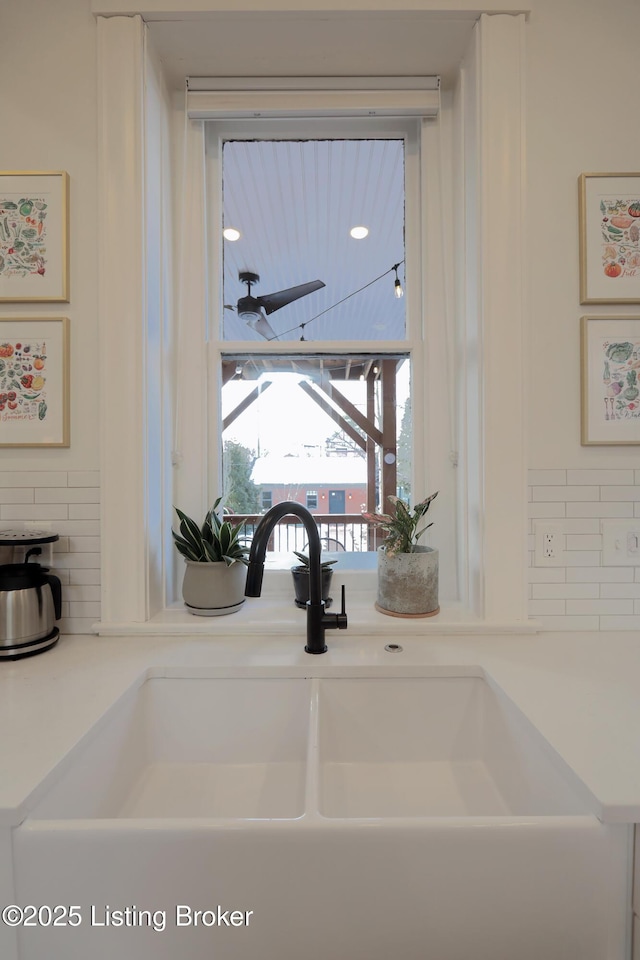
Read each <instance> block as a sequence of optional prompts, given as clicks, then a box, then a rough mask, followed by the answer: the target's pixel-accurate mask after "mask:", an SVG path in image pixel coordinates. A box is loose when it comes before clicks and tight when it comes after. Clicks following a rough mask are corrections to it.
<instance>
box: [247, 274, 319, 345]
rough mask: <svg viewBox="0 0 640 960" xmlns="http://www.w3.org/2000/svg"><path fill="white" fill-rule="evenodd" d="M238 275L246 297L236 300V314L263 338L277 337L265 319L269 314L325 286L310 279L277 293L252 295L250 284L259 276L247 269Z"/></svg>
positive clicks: (258, 278) (256, 281)
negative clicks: (243, 284)
mask: <svg viewBox="0 0 640 960" xmlns="http://www.w3.org/2000/svg"><path fill="white" fill-rule="evenodd" d="M238 276H239V279H240V281H241V282H242V283H246V285H247V295H246V297H240V299H239V300H238V305H237V308H236V309H237V311H238V316H239V317H240V319H241V320H244V321H245V323H248V324H249V326H250V327H252V328H253V329H254V330H255V331H256V333H259V334H260V336H261V337H264V338H265V340H272V339H274V338H275V337H277V334H276V332H275V331H274V330H273V328H272V327H271V324H270V323H269V321H268V320H267V316H268V315H269V314H271V313H274V312H275V311H276V310H280V308H281V307H286V306H287V304H289V303H293V301H294V300H299V299H300V297H306V296H307V294H309V293H313V292H314V290H320V288H321V287H324V286H325V284H324V283H323V282H322V280H310V281H309V282H308V283H300V284H298V286H297V287H288V288H287V289H286V290H278V291H277V293H265V294H263V296H261V297H252V296H251V286H252V284H254V283H258V282H259V280H260V277H259V276H258V274H257V273H251V272H249V271H241V272H240V273H239V274H238Z"/></svg>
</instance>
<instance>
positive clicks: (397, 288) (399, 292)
mask: <svg viewBox="0 0 640 960" xmlns="http://www.w3.org/2000/svg"><path fill="white" fill-rule="evenodd" d="M399 266H400V264H399V263H394V265H393V267H392V268H391V269H392V270H395V272H396V278H395V280H394V281H393V293H394V296H395V297H396V299H397V300H400V299H401V298H402V297H404V290H403V289H402V284H401V283H400V277H399V276H398V267H399Z"/></svg>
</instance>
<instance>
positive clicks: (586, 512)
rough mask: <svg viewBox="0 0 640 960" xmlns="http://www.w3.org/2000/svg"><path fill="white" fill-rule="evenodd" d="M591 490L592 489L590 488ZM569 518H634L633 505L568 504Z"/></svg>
mask: <svg viewBox="0 0 640 960" xmlns="http://www.w3.org/2000/svg"><path fill="white" fill-rule="evenodd" d="M589 489H591V487H589ZM566 507H567V516H568V517H600V518H607V517H632V516H633V504H632V503H630V502H629V503H627V502H625V501H620V502H619V503H611V502H609V503H602V502H600V501H598V500H596V501H593V502H591V501H585V502H583V503H576V502H573V503H567V505H566Z"/></svg>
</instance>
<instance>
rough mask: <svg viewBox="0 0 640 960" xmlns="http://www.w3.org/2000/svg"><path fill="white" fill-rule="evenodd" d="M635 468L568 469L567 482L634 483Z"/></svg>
mask: <svg viewBox="0 0 640 960" xmlns="http://www.w3.org/2000/svg"><path fill="white" fill-rule="evenodd" d="M634 482H635V480H634V474H633V470H567V483H576V484H581V483H586V484H590V483H596V484H598V485H599V484H602V483H606V484H609V483H634Z"/></svg>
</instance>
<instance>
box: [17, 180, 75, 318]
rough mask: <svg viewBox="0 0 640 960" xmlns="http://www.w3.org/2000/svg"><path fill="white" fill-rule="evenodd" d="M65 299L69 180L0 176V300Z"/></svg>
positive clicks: (66, 292) (66, 286)
mask: <svg viewBox="0 0 640 960" xmlns="http://www.w3.org/2000/svg"><path fill="white" fill-rule="evenodd" d="M68 299H69V175H68V174H67V173H64V172H60V171H59V172H52V173H46V172H37V171H34V172H23V173H19V172H2V171H0V301H4V302H13V303H17V302H18V301H32V302H35V301H38V300H51V301H53V300H60V301H68Z"/></svg>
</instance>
